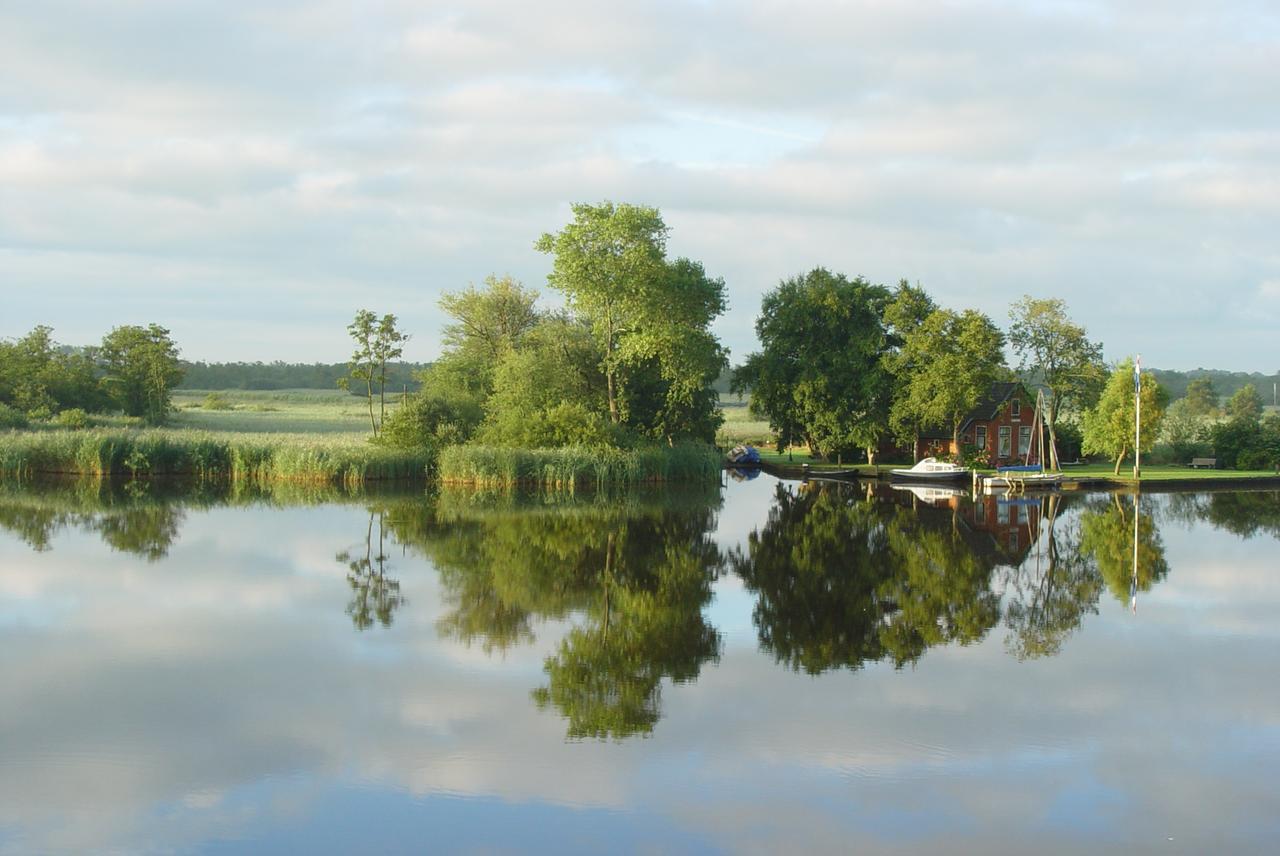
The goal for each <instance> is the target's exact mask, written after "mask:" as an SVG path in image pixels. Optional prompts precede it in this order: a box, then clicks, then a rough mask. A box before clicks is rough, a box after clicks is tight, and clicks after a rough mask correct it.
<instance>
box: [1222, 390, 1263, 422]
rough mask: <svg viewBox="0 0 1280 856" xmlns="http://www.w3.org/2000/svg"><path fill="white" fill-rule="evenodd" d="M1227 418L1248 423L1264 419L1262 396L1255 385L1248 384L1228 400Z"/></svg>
mask: <svg viewBox="0 0 1280 856" xmlns="http://www.w3.org/2000/svg"><path fill="white" fill-rule="evenodd" d="M1226 411H1227V416H1228V417H1229V418H1231V419H1239V420H1241V421H1246V422H1257V421H1258V420H1259V419H1261V418H1262V396H1260V395H1258V390H1257V389H1255V388H1254V386H1253V384H1251V383H1246V384H1245V385H1244V386H1242V387H1240V389H1238V390H1236V394H1235V395H1233V396H1231V398H1229V399H1228V400H1227V407H1226Z"/></svg>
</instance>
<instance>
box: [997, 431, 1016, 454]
mask: <svg viewBox="0 0 1280 856" xmlns="http://www.w3.org/2000/svg"><path fill="white" fill-rule="evenodd" d="M999 437H1000V439H999V445H998V446H997V447H996V455H997V457H1001V458H1011V457H1013V453H1012V452H1010V451H1009V447H1010V444H1011V443H1012V442H1013V428H1012V427H1011V426H1009V425H1001V426H1000V435H999Z"/></svg>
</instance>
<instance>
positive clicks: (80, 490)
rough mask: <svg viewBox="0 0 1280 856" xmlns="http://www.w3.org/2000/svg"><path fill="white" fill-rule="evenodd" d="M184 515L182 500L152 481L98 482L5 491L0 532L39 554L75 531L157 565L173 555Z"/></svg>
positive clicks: (0, 499)
mask: <svg viewBox="0 0 1280 856" xmlns="http://www.w3.org/2000/svg"><path fill="white" fill-rule="evenodd" d="M185 516H186V515H185V512H184V511H183V509H182V505H181V503H180V502H179V501H177V500H176V499H175V498H174V497H172V496H170V495H169V494H167V493H165V492H163V491H158V490H152V488H151V486H150V485H149V484H148V483H139V484H124V485H121V484H113V483H111V482H108V481H105V480H101V479H95V480H91V481H90V480H86V481H77V482H72V483H69V484H64V485H59V486H58V487H57V489H52V490H39V489H35V488H32V487H24V488H22V489H20V490H15V489H14V488H13V487H12V486H6V488H5V489H4V491H3V492H0V528H4V529H7V530H9V531H11V532H13V533H14V534H15V535H17V536H18V538H20V539H21V540H22V541H23V542H25V543H26V544H28V545H30V546H31V547H32V548H33V549H34V550H36V551H37V552H44V551H46V550H49V549H52V546H53V538H54V536H55V535H56V534H57V533H58V532H59V531H61V530H62V529H65V528H67V527H76V528H79V529H83V530H85V531H88V532H94V533H97V534H98V535H99V536H100V537H101V538H102V540H103V541H104V542H105V543H106V544H107V545H109V546H110V547H111V548H112V549H115V550H119V551H121V552H125V553H132V554H134V555H137V556H142V557H143V558H145V559H146V560H147V561H150V562H155V561H159V560H160V559H162V558H164V557H165V556H167V555H168V553H169V548H170V547H172V546H173V542H174V541H175V540H177V537H178V534H179V530H180V529H181V526H182V521H183V520H184V518H185Z"/></svg>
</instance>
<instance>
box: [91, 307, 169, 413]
mask: <svg viewBox="0 0 1280 856" xmlns="http://www.w3.org/2000/svg"><path fill="white" fill-rule="evenodd" d="M98 356H99V359H100V360H101V363H102V367H103V370H104V371H105V376H104V377H103V380H102V382H103V386H104V387H105V388H106V390H107V391H108V393H109V394H110V396H111V398H112V400H113V401H114V402H115V403H116V404H117V406H119V407H120V409H122V410H123V411H124V412H125V413H126V414H127V415H129V416H141V417H142V418H143V419H145V420H146V421H147V422H149V423H151V424H153V425H158V424H160V423H162V422H164V420H165V418H166V417H167V416H168V415H169V412H170V410H171V409H172V403H171V401H170V397H169V394H170V391H171V390H172V389H173V388H174V387H175V386H177V384H178V382H179V381H181V380H182V367H181V366H180V365H179V363H178V346H177V345H176V344H175V343H174V341H173V339H172V338H170V336H169V331H168V330H166V329H165V328H164V327H161V326H160V325H159V324H150V325H148V326H146V327H136V326H125V327H116V328H115V329H114V330H112V331H111V332H110V333H108V334H107V335H106V336H105V337H104V338H103V340H102V347H101V348H100V349H99V351H98Z"/></svg>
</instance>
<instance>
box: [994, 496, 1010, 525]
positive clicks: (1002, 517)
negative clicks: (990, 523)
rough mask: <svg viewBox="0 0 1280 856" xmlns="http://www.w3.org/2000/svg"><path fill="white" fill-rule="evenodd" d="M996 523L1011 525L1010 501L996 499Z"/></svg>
mask: <svg viewBox="0 0 1280 856" xmlns="http://www.w3.org/2000/svg"><path fill="white" fill-rule="evenodd" d="M996 523H997V524H999V525H1000V526H1008V525H1009V503H1007V502H1000V501H999V500H996Z"/></svg>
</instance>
